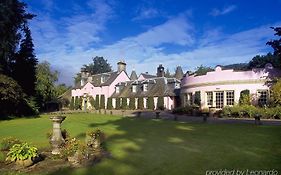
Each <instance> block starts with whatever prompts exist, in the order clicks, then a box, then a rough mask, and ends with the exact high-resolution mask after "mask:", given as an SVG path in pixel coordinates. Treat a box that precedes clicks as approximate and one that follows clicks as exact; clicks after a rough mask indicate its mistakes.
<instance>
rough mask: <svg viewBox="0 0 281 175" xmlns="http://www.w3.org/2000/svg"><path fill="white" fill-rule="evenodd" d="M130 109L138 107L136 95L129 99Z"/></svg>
mask: <svg viewBox="0 0 281 175" xmlns="http://www.w3.org/2000/svg"><path fill="white" fill-rule="evenodd" d="M129 109H131V110H135V109H136V100H135V98H134V97H131V98H130V101H129Z"/></svg>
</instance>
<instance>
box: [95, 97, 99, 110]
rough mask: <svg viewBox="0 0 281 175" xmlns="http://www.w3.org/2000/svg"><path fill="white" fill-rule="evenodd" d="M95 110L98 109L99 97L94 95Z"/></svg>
mask: <svg viewBox="0 0 281 175" xmlns="http://www.w3.org/2000/svg"><path fill="white" fill-rule="evenodd" d="M95 102H96V103H95V108H96V110H99V109H100V96H99V95H96V99H95Z"/></svg>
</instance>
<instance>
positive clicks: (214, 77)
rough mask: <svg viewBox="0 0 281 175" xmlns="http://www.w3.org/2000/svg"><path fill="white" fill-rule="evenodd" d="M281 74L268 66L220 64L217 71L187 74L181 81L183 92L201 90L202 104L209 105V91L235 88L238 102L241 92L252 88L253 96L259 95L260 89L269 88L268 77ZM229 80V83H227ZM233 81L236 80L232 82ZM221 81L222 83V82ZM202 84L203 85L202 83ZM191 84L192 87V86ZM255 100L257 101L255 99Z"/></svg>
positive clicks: (235, 96) (235, 99) (236, 101)
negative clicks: (228, 66)
mask: <svg viewBox="0 0 281 175" xmlns="http://www.w3.org/2000/svg"><path fill="white" fill-rule="evenodd" d="M272 75H273V76H280V75H281V73H280V71H278V70H276V69H273V68H272V67H270V66H267V67H266V68H264V69H253V70H250V71H239V72H238V71H234V70H232V69H230V70H222V69H221V68H220V67H219V66H218V67H216V69H215V71H212V72H208V73H207V74H206V75H202V76H194V75H191V76H188V75H187V76H186V77H184V78H183V79H182V82H181V94H187V93H193V95H194V93H195V91H200V92H201V106H202V107H203V108H204V107H207V104H206V103H207V102H206V100H207V96H206V92H207V91H227V90H234V93H235V94H234V102H235V103H238V102H239V98H240V92H241V91H242V90H245V89H248V90H250V94H251V95H252V97H254V98H255V97H256V96H257V91H258V90H268V89H269V87H268V85H267V84H265V81H266V78H267V77H271V76H272ZM228 81H229V83H227V82H228ZM231 81H232V82H236V83H235V84H234V83H231ZM203 83H217V84H216V85H211V84H210V85H202V84H203ZM220 83H221V84H220ZM200 84H201V85H200ZM190 86H191V87H190ZM213 98H214V97H213ZM253 100H254V99H253ZM254 102H255V101H254Z"/></svg>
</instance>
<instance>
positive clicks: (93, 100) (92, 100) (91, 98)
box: [89, 97, 95, 108]
mask: <svg viewBox="0 0 281 175" xmlns="http://www.w3.org/2000/svg"><path fill="white" fill-rule="evenodd" d="M89 102H90V104H91V106H92V108H94V107H95V99H94V98H93V97H90V98H89Z"/></svg>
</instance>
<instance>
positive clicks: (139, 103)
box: [138, 97, 144, 110]
mask: <svg viewBox="0 0 281 175" xmlns="http://www.w3.org/2000/svg"><path fill="white" fill-rule="evenodd" d="M138 109H140V110H143V109H144V107H143V98H142V97H139V98H138Z"/></svg>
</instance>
